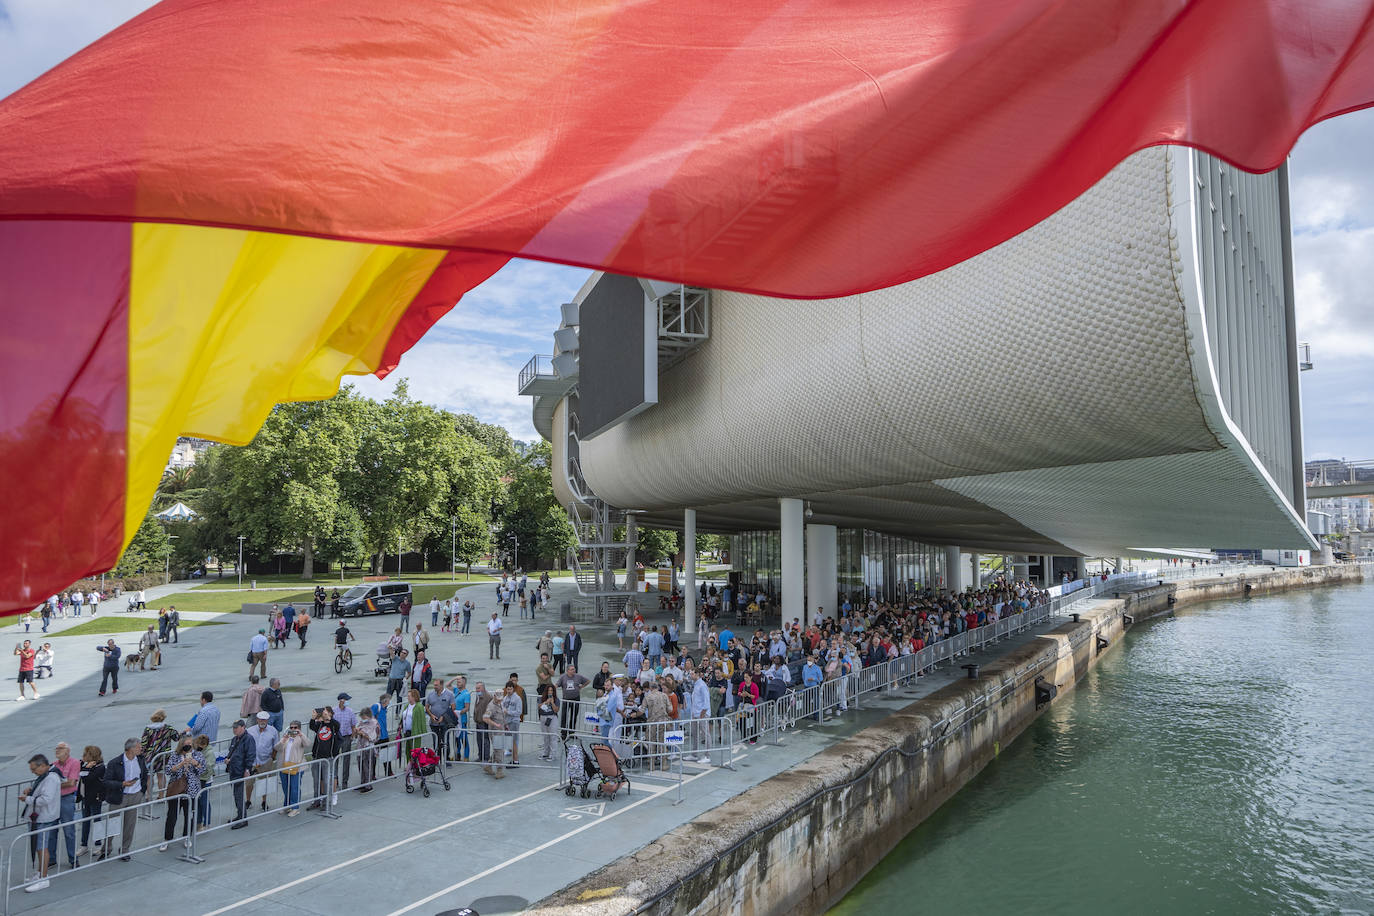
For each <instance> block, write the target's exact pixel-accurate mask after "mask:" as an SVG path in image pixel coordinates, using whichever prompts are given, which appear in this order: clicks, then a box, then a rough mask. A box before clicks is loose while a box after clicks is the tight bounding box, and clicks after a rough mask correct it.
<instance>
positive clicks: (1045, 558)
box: [1040, 553, 1056, 588]
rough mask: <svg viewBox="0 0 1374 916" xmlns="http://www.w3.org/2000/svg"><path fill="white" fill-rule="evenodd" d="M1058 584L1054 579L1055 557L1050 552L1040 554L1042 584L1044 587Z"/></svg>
mask: <svg viewBox="0 0 1374 916" xmlns="http://www.w3.org/2000/svg"><path fill="white" fill-rule="evenodd" d="M1054 584H1056V583H1055V581H1054V557H1052V556H1050V555H1049V554H1047V553H1045V554H1041V555H1040V585H1041V587H1042V588H1049V587H1050V586H1052V585H1054Z"/></svg>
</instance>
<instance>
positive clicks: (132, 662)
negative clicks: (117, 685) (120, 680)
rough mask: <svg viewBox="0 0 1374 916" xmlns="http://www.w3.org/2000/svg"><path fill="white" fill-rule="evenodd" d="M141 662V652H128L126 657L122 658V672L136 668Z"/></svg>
mask: <svg viewBox="0 0 1374 916" xmlns="http://www.w3.org/2000/svg"><path fill="white" fill-rule="evenodd" d="M141 661H143V653H142V652H130V653H129V654H128V655H125V656H124V670H125V671H132V670H134V668H135V667H137V665H138V663H139V662H141Z"/></svg>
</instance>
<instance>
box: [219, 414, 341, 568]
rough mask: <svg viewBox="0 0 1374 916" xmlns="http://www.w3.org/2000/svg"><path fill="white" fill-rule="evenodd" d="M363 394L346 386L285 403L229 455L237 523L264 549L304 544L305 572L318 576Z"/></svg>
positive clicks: (231, 505) (229, 492) (228, 489)
mask: <svg viewBox="0 0 1374 916" xmlns="http://www.w3.org/2000/svg"><path fill="white" fill-rule="evenodd" d="M359 400H360V399H358V398H356V397H354V396H353V394H352V392H351V389H347V388H345V389H344V390H343V391H341V392H340V393H339V394H338V395H336V396H334V397H333V398H331V399H329V400H327V401H312V402H306V403H296V404H278V405H277V406H276V407H274V408H273V409H272V413H271V414H269V415H268V417H267V420H266V421H265V422H264V423H263V425H262V429H260V430H258V434H257V435H256V436H254V437H253V441H252V442H250V443H249V444H248V445H246V446H244V447H243V448H238V449H230V450H229V451H228V452H227V454H225V456H224V463H225V466H226V467H225V470H226V480H225V484H226V486H225V495H226V496H227V498H228V502H227V508H228V511H229V517H230V519H231V520H232V522H233V523H234V527H236V528H237V529H239V533H240V534H243V535H244V536H245V537H247V539H248V541H249V543H251V544H252V545H254V546H255V547H256V548H257V550H258V553H259V556H262V557H266V556H269V555H270V554H271V552H272V551H274V550H276V549H277V548H278V547H281V546H285V545H289V546H292V547H299V548H300V550H301V552H302V554H303V555H304V560H305V562H304V568H303V570H302V573H301V577H302V578H304V579H310V578H313V577H314V574H315V570H314V560H315V550H316V543H317V542H319V541H324V540H330V541H331V543H333V540H334V539H333V535H334V532H335V528H336V526H337V524H338V521H339V512H340V507H341V506H342V505H343V491H342V488H341V486H340V480H339V478H340V475H341V473H342V471H343V470H344V468H345V467H347V466H348V465H349V464H350V462H351V459H352V455H353V442H354V427H353V418H354V415H355V413H356V404H357V402H358V401H359Z"/></svg>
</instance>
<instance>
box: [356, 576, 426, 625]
mask: <svg viewBox="0 0 1374 916" xmlns="http://www.w3.org/2000/svg"><path fill="white" fill-rule="evenodd" d="M406 599H410V603H411V604H414V603H415V599H414V597H412V594H411V590H410V583H409V582H364V583H363V584H362V585H355V586H353V587H352V588H350V589H349V590H348V591H346V592H344V593H343V594H342V595H341V596H340V597H339V609H340V610H342V611H343V615H344V616H345V617H357V616H358V615H359V614H394V613H396V612H397V611H398V610H400V607H401V602H402V601H405V600H406Z"/></svg>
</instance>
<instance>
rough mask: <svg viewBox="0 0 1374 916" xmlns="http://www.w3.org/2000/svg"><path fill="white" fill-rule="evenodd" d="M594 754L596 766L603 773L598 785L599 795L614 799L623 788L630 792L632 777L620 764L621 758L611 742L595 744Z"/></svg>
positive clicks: (597, 791) (627, 792) (597, 792)
mask: <svg viewBox="0 0 1374 916" xmlns="http://www.w3.org/2000/svg"><path fill="white" fill-rule="evenodd" d="M592 754H594V755H595V756H596V768H597V770H598V771H599V772H600V774H601V782H599V783H598V784H597V786H596V794H597V796H598V797H600V796H605V797H606V798H610V799H614V798H615V794H616V793H617V792H619V791H620V790H621V789H622V788H623V789H624V790H625V794H626V795H629V794H630V777H629V776H627V775H625V770H624V769H622V768H621V766H620V758H619V757H618V756H616V753H615V750H614V749H613V748H612V747H611V746H610V745H609V744H593V745H592Z"/></svg>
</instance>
